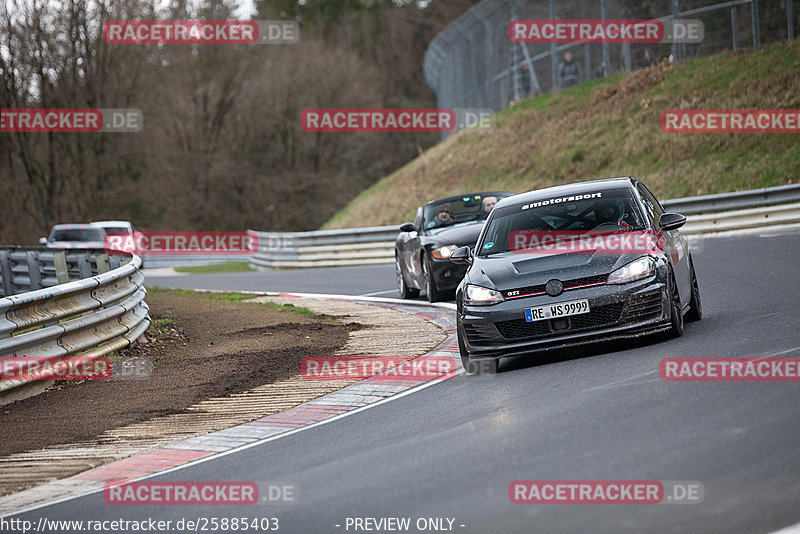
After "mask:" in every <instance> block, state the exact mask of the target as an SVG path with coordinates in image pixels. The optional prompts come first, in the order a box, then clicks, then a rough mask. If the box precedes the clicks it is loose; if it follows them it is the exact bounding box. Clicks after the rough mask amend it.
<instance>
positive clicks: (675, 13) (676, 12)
mask: <svg viewBox="0 0 800 534" xmlns="http://www.w3.org/2000/svg"><path fill="white" fill-rule="evenodd" d="M680 18H681V10H680V8H679V7H678V0H672V27H673V28H677V27H678V19H680ZM672 49H673V50H674V52H673V53H674V54H675V63H680V62H681V60H683V58H682V57H681V56H682V55H683V54H681V52H682V50H681V44H680V43H673V44H672Z"/></svg>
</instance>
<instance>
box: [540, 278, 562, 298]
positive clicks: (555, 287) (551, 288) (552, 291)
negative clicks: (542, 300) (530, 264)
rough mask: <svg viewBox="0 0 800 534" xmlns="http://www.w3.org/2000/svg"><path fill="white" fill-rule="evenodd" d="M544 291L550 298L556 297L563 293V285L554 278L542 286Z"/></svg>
mask: <svg viewBox="0 0 800 534" xmlns="http://www.w3.org/2000/svg"><path fill="white" fill-rule="evenodd" d="M544 290H545V291H547V294H548V295H550V296H551V297H557V296H559V295H560V294H561V292H562V291H564V284H562V283H561V280H556V279H555V278H554V279H552V280H550V281H549V282H547V285H545V286H544Z"/></svg>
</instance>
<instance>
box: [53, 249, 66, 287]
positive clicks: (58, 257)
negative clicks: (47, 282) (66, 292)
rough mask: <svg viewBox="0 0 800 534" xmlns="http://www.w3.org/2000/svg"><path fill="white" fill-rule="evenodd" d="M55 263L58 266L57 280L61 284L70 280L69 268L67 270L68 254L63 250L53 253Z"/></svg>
mask: <svg viewBox="0 0 800 534" xmlns="http://www.w3.org/2000/svg"><path fill="white" fill-rule="evenodd" d="M53 265H55V268H56V280H57V281H58V283H59V284H66V283H67V282H69V270H67V254H66V252H64V251H63V250H59V251H57V252H54V253H53Z"/></svg>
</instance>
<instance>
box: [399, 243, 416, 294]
mask: <svg viewBox="0 0 800 534" xmlns="http://www.w3.org/2000/svg"><path fill="white" fill-rule="evenodd" d="M394 272H395V275H396V276H397V290H398V291H399V292H400V298H403V299H413V298H414V297H416V296H419V289H411V288H410V287H408V284H407V283H406V277H405V276H404V275H403V267H402V266H401V265H400V256H398V255H397V254H395V256H394Z"/></svg>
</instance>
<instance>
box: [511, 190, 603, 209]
mask: <svg viewBox="0 0 800 534" xmlns="http://www.w3.org/2000/svg"><path fill="white" fill-rule="evenodd" d="M602 196H603V193H586V194H583V195H570V196H568V197H560V198H551V199H549V200H541V201H539V202H531V203H530V204H524V205H523V206H522V209H523V210H528V209H531V208H538V207H540V206H549V205H551V204H561V203H562V202H574V201H576V200H586V199H590V198H601V197H602Z"/></svg>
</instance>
